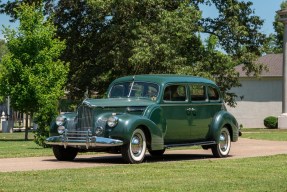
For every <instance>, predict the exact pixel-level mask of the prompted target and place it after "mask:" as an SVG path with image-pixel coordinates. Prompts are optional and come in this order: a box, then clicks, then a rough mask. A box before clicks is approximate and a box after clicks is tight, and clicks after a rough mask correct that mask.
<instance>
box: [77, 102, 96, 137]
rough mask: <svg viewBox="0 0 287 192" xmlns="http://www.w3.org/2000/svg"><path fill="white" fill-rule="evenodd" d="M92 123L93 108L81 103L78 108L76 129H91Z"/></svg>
mask: <svg viewBox="0 0 287 192" xmlns="http://www.w3.org/2000/svg"><path fill="white" fill-rule="evenodd" d="M92 124H93V109H92V108H90V107H88V106H85V105H82V106H81V107H79V109H78V124H77V130H80V131H87V130H88V129H92Z"/></svg>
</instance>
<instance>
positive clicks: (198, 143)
mask: <svg viewBox="0 0 287 192" xmlns="http://www.w3.org/2000/svg"><path fill="white" fill-rule="evenodd" d="M214 144H216V142H215V141H204V142H195V143H182V144H169V145H165V146H164V147H165V148H171V147H186V146H197V145H214Z"/></svg>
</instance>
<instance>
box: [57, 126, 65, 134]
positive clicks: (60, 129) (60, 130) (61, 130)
mask: <svg viewBox="0 0 287 192" xmlns="http://www.w3.org/2000/svg"><path fill="white" fill-rule="evenodd" d="M64 132H65V127H64V126H59V127H58V133H59V134H60V135H62V134H63V133H64Z"/></svg>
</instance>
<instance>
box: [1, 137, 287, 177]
mask: <svg viewBox="0 0 287 192" xmlns="http://www.w3.org/2000/svg"><path fill="white" fill-rule="evenodd" d="M276 154H287V141H263V140H252V139H245V138H240V139H239V141H238V142H236V143H232V146H231V151H230V156H229V157H227V158H228V159H233V158H246V157H258V156H269V155H276ZM202 159H215V158H214V157H213V156H212V153H211V150H167V151H166V153H165V154H164V156H163V157H161V158H151V157H150V156H149V155H147V157H146V158H145V163H155V162H164V161H183V160H202ZM122 164H124V162H123V160H122V159H121V155H120V154H117V155H111V154H100V155H94V156H91V155H79V156H77V158H76V159H75V161H72V162H63V161H57V160H56V159H55V158H54V157H53V156H49V157H28V158H6V159H0V172H13V171H31V170H48V169H68V168H83V167H97V166H116V165H122Z"/></svg>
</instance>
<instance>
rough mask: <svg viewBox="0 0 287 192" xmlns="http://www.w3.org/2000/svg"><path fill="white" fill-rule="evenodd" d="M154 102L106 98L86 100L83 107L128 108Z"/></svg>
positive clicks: (138, 99) (137, 99)
mask: <svg viewBox="0 0 287 192" xmlns="http://www.w3.org/2000/svg"><path fill="white" fill-rule="evenodd" d="M154 103H155V101H151V100H149V99H141V98H108V99H86V100H84V101H83V104H84V105H87V106H90V107H103V108H105V107H130V106H149V105H152V104H154Z"/></svg>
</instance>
